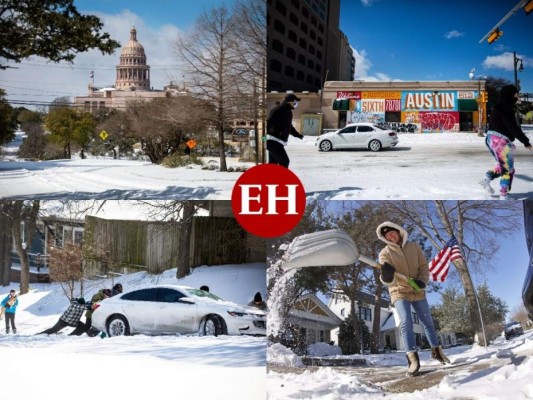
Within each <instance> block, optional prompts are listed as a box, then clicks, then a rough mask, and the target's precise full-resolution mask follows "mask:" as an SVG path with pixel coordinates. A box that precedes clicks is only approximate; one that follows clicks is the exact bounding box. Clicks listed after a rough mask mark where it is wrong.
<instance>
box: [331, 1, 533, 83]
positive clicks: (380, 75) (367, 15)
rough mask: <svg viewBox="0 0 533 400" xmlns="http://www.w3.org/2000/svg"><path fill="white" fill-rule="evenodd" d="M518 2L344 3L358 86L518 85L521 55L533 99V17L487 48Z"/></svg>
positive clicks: (507, 27)
mask: <svg viewBox="0 0 533 400" xmlns="http://www.w3.org/2000/svg"><path fill="white" fill-rule="evenodd" d="M517 3H518V0H505V1H497V0H485V1H481V0H448V1H417V0H401V1H399V0H341V19H340V28H341V30H342V31H343V32H344V33H345V34H346V35H347V36H348V39H349V42H350V45H351V46H352V47H353V48H354V50H355V54H356V60H357V61H356V79H372V80H387V81H388V80H396V79H397V80H406V81H410V80H415V81H416V80H420V81H425V80H468V79H469V77H468V73H469V72H470V70H471V69H472V68H476V75H489V76H494V77H499V78H504V79H508V80H509V81H511V82H513V83H514V72H513V56H512V53H513V51H516V52H517V56H518V57H519V58H522V59H523V65H524V71H523V72H519V73H518V79H519V80H520V81H521V86H522V92H529V93H533V40H532V38H533V14H529V15H526V14H525V12H524V11H523V10H519V11H518V12H516V13H515V14H514V15H512V16H511V17H510V18H509V19H507V21H505V22H504V23H503V24H502V25H501V27H500V30H501V31H503V36H502V37H500V38H499V39H498V40H497V41H495V42H494V43H492V44H491V45H489V44H488V43H487V42H486V41H484V42H483V43H479V41H480V40H481V38H482V37H483V36H485V34H486V33H488V32H489V31H490V30H492V28H494V27H495V26H496V24H497V23H498V22H499V21H500V20H501V19H503V17H505V16H506V15H507V13H508V12H509V11H511V10H512V9H513V7H514V6H515V5H516V4H517Z"/></svg>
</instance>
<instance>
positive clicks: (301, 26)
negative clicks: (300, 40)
mask: <svg viewBox="0 0 533 400" xmlns="http://www.w3.org/2000/svg"><path fill="white" fill-rule="evenodd" d="M300 29H301V30H302V32H303V33H305V34H307V33H308V32H309V30H308V29H307V25H306V24H304V23H303V22H302V25H300Z"/></svg>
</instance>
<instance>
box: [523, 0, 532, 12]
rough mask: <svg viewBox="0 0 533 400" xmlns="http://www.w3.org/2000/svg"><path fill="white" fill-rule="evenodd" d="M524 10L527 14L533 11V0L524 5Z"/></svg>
mask: <svg viewBox="0 0 533 400" xmlns="http://www.w3.org/2000/svg"><path fill="white" fill-rule="evenodd" d="M524 11H525V12H526V15H529V14H530V13H531V11H533V0H530V1H528V2H527V4H526V5H525V6H524Z"/></svg>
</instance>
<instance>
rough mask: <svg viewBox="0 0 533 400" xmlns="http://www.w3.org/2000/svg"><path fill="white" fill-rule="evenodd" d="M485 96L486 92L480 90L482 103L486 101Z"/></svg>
mask: <svg viewBox="0 0 533 400" xmlns="http://www.w3.org/2000/svg"><path fill="white" fill-rule="evenodd" d="M487 97H488V96H487V92H485V91H482V92H481V102H482V103H486V102H487V101H488V98H487Z"/></svg>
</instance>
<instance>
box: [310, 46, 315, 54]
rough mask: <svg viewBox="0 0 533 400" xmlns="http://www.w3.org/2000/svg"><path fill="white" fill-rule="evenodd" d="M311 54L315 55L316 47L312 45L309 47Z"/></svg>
mask: <svg viewBox="0 0 533 400" xmlns="http://www.w3.org/2000/svg"><path fill="white" fill-rule="evenodd" d="M309 53H311V54H313V55H314V54H315V46H313V45H312V44H310V45H309Z"/></svg>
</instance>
